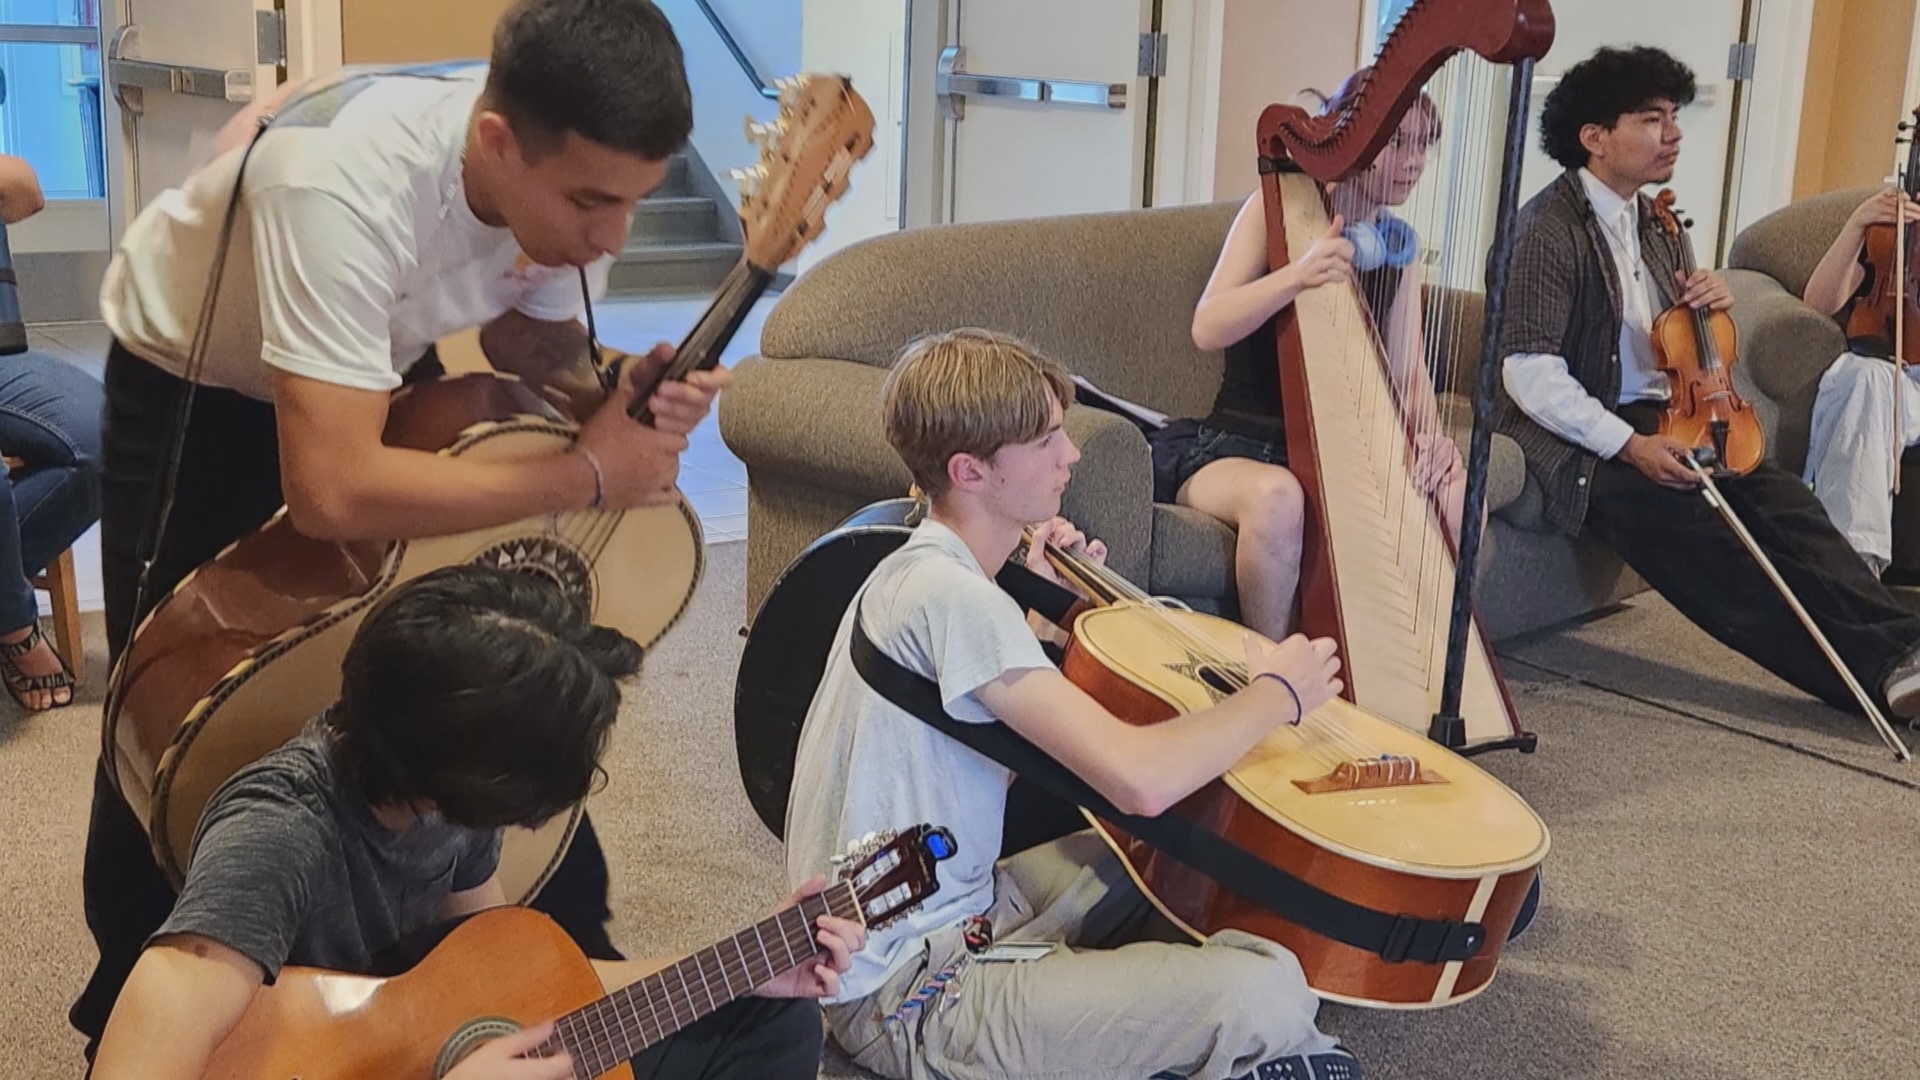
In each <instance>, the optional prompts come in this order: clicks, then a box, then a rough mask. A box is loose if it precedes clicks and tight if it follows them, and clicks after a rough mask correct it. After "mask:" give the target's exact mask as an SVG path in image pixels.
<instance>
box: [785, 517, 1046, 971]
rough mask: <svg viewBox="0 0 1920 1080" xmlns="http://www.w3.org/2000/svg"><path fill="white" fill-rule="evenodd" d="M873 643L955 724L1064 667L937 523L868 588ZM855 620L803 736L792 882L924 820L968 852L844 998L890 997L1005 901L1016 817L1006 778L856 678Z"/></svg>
mask: <svg viewBox="0 0 1920 1080" xmlns="http://www.w3.org/2000/svg"><path fill="white" fill-rule="evenodd" d="M855 606H857V607H859V608H860V609H861V618H862V619H863V623H864V625H865V627H866V631H867V635H868V636H869V637H870V638H872V640H873V643H874V645H876V646H878V647H879V649H880V651H882V652H884V653H886V654H887V655H888V656H890V657H892V658H893V659H894V660H896V661H898V662H899V663H900V664H902V665H904V666H905V667H907V668H908V669H909V670H911V671H914V672H916V673H918V674H921V675H924V676H926V677H928V678H931V679H934V680H935V681H937V682H938V683H939V684H940V698H941V701H942V702H944V703H945V705H946V709H947V712H948V714H949V715H951V716H952V717H953V718H954V719H956V720H962V721H967V722H970V723H988V722H991V721H992V720H993V719H994V716H993V714H991V713H989V712H988V711H987V709H986V706H984V705H982V704H981V703H980V701H979V699H977V698H976V697H975V696H974V692H975V691H976V690H978V689H979V688H980V687H982V686H985V685H986V684H988V683H990V682H993V681H994V680H995V679H998V678H1000V677H1001V676H1002V675H1004V674H1006V673H1007V672H1010V671H1023V670H1027V669H1030V668H1043V667H1051V666H1052V664H1051V662H1050V661H1049V660H1048V659H1047V654H1046V651H1045V650H1043V649H1042V648H1041V647H1040V641H1039V639H1038V638H1036V637H1034V635H1033V631H1032V630H1031V629H1029V628H1028V626H1027V621H1026V617H1025V615H1024V613H1023V612H1022V611H1021V609H1020V605H1019V604H1017V603H1015V602H1014V600H1013V598H1012V597H1010V596H1008V595H1007V594H1006V593H1005V592H1002V591H1001V589H1000V587H999V586H997V585H995V584H994V583H993V580H992V579H991V578H989V577H988V576H987V575H986V574H984V573H982V572H981V569H980V564H979V563H977V562H975V561H974V558H973V553H972V552H971V551H969V550H968V549H967V546H966V543H965V542H964V541H962V540H961V539H960V537H959V536H958V535H957V534H956V533H954V532H953V530H951V529H949V528H947V527H946V526H944V525H941V524H940V523H938V522H934V521H928V522H924V523H922V524H921V525H920V527H919V528H917V529H915V530H914V534H913V537H912V538H911V539H909V540H908V541H907V543H906V544H905V545H904V546H903V547H901V549H900V550H899V551H896V552H894V553H893V554H892V555H889V556H888V557H887V558H886V559H885V560H883V561H882V562H881V563H880V565H879V566H878V567H877V568H875V569H874V572H873V575H872V577H870V578H868V581H867V588H866V592H865V593H864V594H863V598H862V600H861V602H860V603H859V604H858V605H855ZM852 633H853V611H852V609H851V608H849V610H848V613H847V617H846V618H844V619H842V620H841V623H840V632H839V634H838V635H837V636H836V637H835V638H834V643H833V652H832V653H831V656H830V659H829V660H828V662H827V670H826V674H825V675H824V677H823V678H822V679H821V681H820V689H819V690H818V691H817V692H815V694H814V696H813V705H812V707H811V708H809V709H808V711H807V721H806V724H805V726H804V727H803V728H802V729H801V732H800V750H799V755H798V757H797V758H796V760H795V762H794V770H793V791H792V794H791V795H790V796H789V798H788V800H787V876H788V878H790V879H791V880H792V882H793V884H795V885H799V884H800V883H801V882H803V881H805V880H806V879H807V878H809V877H811V876H813V875H814V874H817V873H821V872H823V871H826V870H827V869H828V863H829V860H830V859H831V858H832V857H833V856H835V855H838V854H841V853H843V852H844V851H845V850H846V848H847V845H848V844H849V843H850V842H851V841H853V840H855V839H857V838H859V837H861V836H864V835H866V834H867V833H869V832H878V831H882V830H886V829H904V828H910V827H911V826H914V825H917V824H920V823H922V822H925V823H927V824H930V825H944V826H946V827H947V828H948V829H949V830H951V831H952V833H953V837H954V840H955V843H956V845H957V847H958V848H959V850H958V851H957V852H956V853H955V854H954V856H953V858H951V859H948V860H947V861H946V862H943V863H940V864H939V871H938V872H939V877H940V891H939V892H938V893H936V894H935V895H934V896H933V898H932V899H930V900H929V901H927V903H926V905H925V906H924V907H922V908H921V909H920V910H919V911H917V912H915V913H913V914H912V915H910V916H908V917H907V918H905V919H902V920H900V921H899V922H897V923H894V924H893V925H891V926H888V927H886V928H885V929H883V930H879V931H876V932H874V933H873V934H871V935H869V937H868V938H867V947H866V948H865V949H864V950H862V951H860V952H857V953H855V954H853V966H852V967H851V968H850V969H848V971H847V973H846V974H845V975H842V976H841V977H840V995H839V996H838V997H836V998H833V999H832V1000H833V1001H836V1002H839V1001H854V1000H857V999H859V998H863V997H866V996H867V995H868V994H871V993H873V992H874V991H875V990H878V989H879V988H880V986H881V985H882V984H883V983H885V982H886V980H887V978H888V977H889V976H890V975H892V974H893V972H894V971H895V969H897V968H899V967H900V966H901V965H903V964H906V963H909V962H911V961H913V960H915V959H917V958H918V957H919V955H920V949H919V945H920V942H921V941H922V940H923V939H924V938H925V937H926V936H927V935H929V934H931V933H933V932H934V931H936V930H939V929H941V928H942V927H946V926H950V925H952V924H954V923H956V922H959V921H960V920H961V919H964V918H966V917H967V916H969V915H980V914H983V913H985V912H986V910H987V909H988V908H989V907H991V906H992V904H993V864H994V863H995V861H997V860H998V859H999V857H1000V831H1001V824H1002V822H1003V820H1004V818H1005V815H1006V804H1007V787H1008V785H1009V784H1011V783H1012V781H1013V774H1012V773H1010V772H1009V771H1008V770H1007V769H1006V768H1004V767H1003V766H1001V765H1000V764H998V763H997V762H995V761H993V760H992V759H991V758H988V757H985V756H983V755H981V754H979V753H976V752H975V751H973V750H970V749H968V748H967V747H965V746H962V745H961V744H960V743H957V742H955V741H954V740H952V739H949V738H947V737H946V736H945V735H942V734H940V732H938V731H936V730H934V729H933V728H931V727H929V726H927V724H926V723H925V722H923V721H921V720H919V719H917V718H915V717H914V716H912V715H911V714H909V713H907V712H905V711H903V710H901V709H898V708H895V707H894V706H893V704H892V703H890V702H888V701H887V700H886V699H885V698H883V697H881V696H880V695H879V694H878V693H876V692H875V691H874V690H873V689H872V688H871V687H869V686H868V685H867V684H866V683H865V682H864V681H863V680H862V679H861V678H860V673H859V672H857V671H855V670H854V667H853V659H852V657H851V655H850V653H849V652H848V642H849V641H850V640H851V639H852Z"/></svg>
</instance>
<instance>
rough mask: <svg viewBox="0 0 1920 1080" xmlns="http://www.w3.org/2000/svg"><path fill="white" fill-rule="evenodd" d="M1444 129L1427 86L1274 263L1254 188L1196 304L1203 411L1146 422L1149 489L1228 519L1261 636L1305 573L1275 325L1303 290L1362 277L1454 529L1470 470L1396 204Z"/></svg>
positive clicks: (1428, 482) (1410, 238)
mask: <svg viewBox="0 0 1920 1080" xmlns="http://www.w3.org/2000/svg"><path fill="white" fill-rule="evenodd" d="M1366 71H1367V69H1365V68H1363V69H1361V71H1360V72H1357V73H1355V74H1354V75H1353V76H1350V77H1348V79H1347V80H1346V81H1345V82H1344V83H1342V84H1341V86H1340V89H1339V90H1338V91H1337V92H1336V93H1335V94H1334V97H1333V99H1332V100H1331V101H1330V102H1328V103H1327V104H1326V107H1325V110H1324V111H1326V112H1329V113H1332V112H1337V111H1338V110H1339V109H1341V108H1342V107H1343V106H1344V105H1345V104H1346V103H1347V101H1348V99H1349V97H1350V96H1351V95H1352V94H1354V93H1355V92H1356V91H1357V89H1358V88H1359V87H1360V86H1362V85H1364V83H1365V80H1364V79H1363V78H1362V76H1363V75H1364V73H1365V72H1366ZM1439 138H1440V116H1439V111H1438V110H1437V109H1436V108H1435V107H1434V104H1433V101H1432V100H1431V99H1430V98H1428V97H1427V96H1426V95H1425V94H1424V93H1423V94H1421V95H1420V97H1419V98H1418V99H1417V100H1416V102H1415V104H1414V106H1413V107H1412V108H1410V109H1408V110H1407V114H1406V116H1405V117H1404V118H1403V119H1402V120H1401V122H1400V125H1399V127H1398V129H1397V130H1396V131H1395V133H1394V135H1393V137H1392V139H1391V140H1390V141H1389V142H1388V143H1387V145H1386V147H1385V149H1383V150H1382V151H1381V152H1380V154H1379V156H1378V157H1376V158H1375V159H1374V162H1373V164H1372V165H1371V166H1369V167H1368V168H1367V169H1366V170H1365V171H1364V172H1362V173H1360V174H1359V175H1357V176H1355V177H1353V178H1352V179H1351V180H1347V181H1344V182H1341V183H1338V184H1335V185H1332V186H1331V187H1330V188H1329V195H1330V197H1331V200H1332V209H1333V213H1334V215H1335V216H1334V218H1333V224H1332V227H1330V228H1329V229H1328V231H1327V234H1326V235H1325V236H1323V237H1321V238H1320V239H1319V240H1317V241H1316V242H1315V243H1314V244H1313V246H1312V247H1311V248H1310V249H1309V250H1308V252H1307V253H1306V255H1305V256H1304V257H1302V258H1299V259H1297V260H1295V261H1294V262H1293V263H1291V264H1289V265H1287V266H1284V267H1281V268H1280V269H1279V270H1271V269H1269V267H1268V263H1267V223H1266V209H1265V206H1264V201H1263V198H1262V195H1261V193H1260V192H1259V191H1255V192H1254V193H1253V195H1251V196H1249V197H1248V199H1247V201H1246V203H1245V205H1243V206H1242V207H1241V209H1240V213H1239V215H1238V216H1237V217H1235V218H1234V222H1233V227H1232V228H1231V229H1230V230H1229V231H1228V233H1227V238H1226V241H1225V243H1224V244H1223V245H1222V247H1221V250H1220V258H1219V261H1218V262H1217V263H1216V264H1215V265H1214V269H1213V275H1212V277H1211V278H1210V279H1208V281H1207V287H1206V291H1205V292H1204V293H1202V294H1201V297H1200V303H1199V304H1198V306H1197V307H1196V308H1195V309H1194V313H1193V342H1194V344H1195V345H1197V346H1199V347H1200V348H1202V349H1224V350H1225V351H1226V367H1225V371H1224V373H1223V376H1222V379H1221V383H1220V391H1219V393H1218V395H1217V396H1216V397H1215V398H1214V405H1213V412H1212V413H1211V414H1210V415H1208V416H1207V417H1205V418H1204V419H1200V420H1188V421H1185V422H1177V423H1175V424H1172V425H1170V426H1169V427H1167V428H1166V429H1163V430H1162V431H1160V432H1157V433H1156V434H1155V436H1154V439H1153V458H1154V498H1155V499H1156V500H1158V501H1161V502H1175V503H1178V504H1180V505H1182V506H1191V507H1193V508H1194V509H1196V510H1200V511H1203V512H1205V513H1207V514H1210V515H1212V516H1213V517H1216V518H1218V519H1220V520H1221V521H1223V522H1225V523H1226V524H1227V525H1229V526H1231V527H1232V528H1233V529H1234V530H1235V531H1236V533H1237V534H1238V539H1237V541H1236V546H1235V551H1234V580H1235V582H1236V583H1237V585H1238V588H1239V593H1240V615H1241V621H1242V622H1243V623H1245V624H1246V625H1247V626H1249V627H1251V628H1252V629H1254V630H1257V631H1259V632H1260V633H1262V634H1264V635H1266V636H1268V637H1274V638H1281V637H1285V636H1286V634H1287V632H1288V630H1289V628H1290V627H1291V625H1292V622H1293V611H1294V600H1295V596H1296V594H1297V592H1298V589H1299V584H1300V552H1301V543H1302V530H1303V528H1304V525H1305V514H1306V501H1305V498H1304V495H1303V493H1302V491H1301V488H1300V483H1299V481H1298V480H1296V479H1295V478H1294V475H1293V473H1291V472H1290V471H1288V469H1287V440H1286V430H1285V424H1284V421H1283V419H1282V413H1281V404H1280V376H1279V371H1278V369H1277V367H1276V365H1275V362H1274V357H1275V341H1274V333H1275V322H1276V319H1277V317H1278V315H1279V314H1280V312H1281V311H1282V310H1284V309H1285V308H1287V307H1288V306H1289V305H1291V304H1292V303H1293V301H1294V298H1295V297H1296V296H1298V295H1299V294H1300V293H1301V292H1303V291H1304V290H1307V289H1313V288H1319V287H1322V286H1327V285H1339V284H1341V283H1343V282H1353V283H1355V284H1356V285H1358V287H1359V293H1360V295H1361V297H1362V298H1363V299H1364V300H1365V306H1366V308H1367V310H1368V311H1369V313H1370V314H1371V315H1372V317H1373V319H1374V323H1375V325H1376V326H1377V327H1378V329H1379V332H1380V335H1381V339H1382V341H1383V343H1384V352H1385V355H1386V357H1387V360H1388V364H1389V368H1390V371H1391V373H1392V377H1393V382H1394V385H1395V387H1396V388H1397V389H1398V391H1399V396H1400V400H1401V405H1402V408H1403V410H1404V412H1405V415H1406V416H1407V419H1408V424H1409V428H1410V429H1411V430H1412V431H1413V432H1414V436H1413V438H1414V445H1415V447H1416V456H1415V460H1414V463H1413V469H1414V475H1415V477H1416V479H1417V481H1418V483H1419V485H1420V490H1421V491H1422V492H1423V493H1424V494H1427V495H1431V496H1438V497H1439V498H1440V505H1441V506H1442V507H1443V508H1444V510H1445V513H1446V521H1447V526H1448V529H1449V531H1451V532H1452V533H1453V534H1454V535H1455V536H1457V535H1458V534H1459V525H1460V512H1461V506H1462V503H1463V501H1464V497H1465V493H1466V485H1465V478H1466V471H1465V469H1464V468H1463V466H1462V463H1461V459H1460V453H1459V450H1458V449H1457V448H1456V447H1455V446H1454V444H1453V441H1452V440H1451V439H1449V438H1447V437H1446V436H1445V435H1444V434H1443V433H1441V431H1440V425H1439V422H1438V414H1437V412H1436V409H1435V402H1434V394H1433V385H1432V382H1431V380H1430V379H1428V378H1426V377H1425V373H1424V371H1423V363H1422V357H1423V355H1424V352H1425V349H1424V346H1423V342H1422V336H1423V335H1422V310H1421V295H1420V294H1421V285H1422V282H1423V274H1422V272H1421V267H1420V264H1419V262H1418V261H1417V259H1416V256H1417V254H1418V251H1419V246H1420V244H1419V238H1418V236H1417V235H1416V234H1415V232H1414V230H1413V228H1412V226H1410V225H1408V224H1407V223H1406V222H1404V221H1402V220H1400V219H1399V218H1398V217H1395V216H1394V215H1393V213H1392V212H1391V208H1393V207H1398V206H1400V205H1402V204H1403V203H1405V202H1406V201H1407V199H1408V198H1409V196H1410V195H1411V194H1412V192H1413V189H1414V186H1415V185H1416V184H1418V183H1419V180H1420V177H1421V174H1422V173H1423V172H1424V171H1425V169H1426V165H1427V154H1428V150H1429V149H1430V148H1431V147H1432V145H1433V144H1434V143H1435V142H1436V141H1437V140H1438V139H1439Z"/></svg>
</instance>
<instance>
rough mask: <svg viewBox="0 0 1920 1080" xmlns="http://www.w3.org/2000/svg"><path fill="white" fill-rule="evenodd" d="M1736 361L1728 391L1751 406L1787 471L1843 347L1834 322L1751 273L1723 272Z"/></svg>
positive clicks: (1799, 454) (1801, 455)
mask: <svg viewBox="0 0 1920 1080" xmlns="http://www.w3.org/2000/svg"><path fill="white" fill-rule="evenodd" d="M1725 273H1726V277H1727V285H1728V287H1729V288H1730V289H1732V290H1733V312H1732V315H1733V320H1734V326H1735V329H1736V330H1738V332H1739V339H1740V340H1739V348H1740V357H1739V361H1738V363H1737V364H1736V365H1735V367H1734V369H1733V375H1734V389H1735V390H1737V391H1738V392H1739V393H1740V394H1741V395H1742V396H1743V397H1745V398H1747V399H1748V403H1749V404H1751V405H1752V406H1753V410H1754V412H1755V414H1756V415H1757V416H1758V417H1759V420H1760V426H1761V428H1762V430H1764V431H1765V433H1766V437H1767V456H1768V457H1769V458H1771V459H1772V460H1773V461H1774V462H1775V463H1777V464H1778V465H1780V466H1781V467H1782V468H1784V469H1786V470H1787V471H1789V472H1795V473H1797V472H1799V471H1800V468H1801V465H1802V464H1803V463H1804V462H1805V461H1806V457H1807V438H1808V431H1809V427H1810V425H1811V423H1812V417H1813V399H1814V397H1815V395H1817V394H1818V393H1819V390H1820V377H1821V376H1822V375H1824V374H1826V371H1827V369H1828V368H1829V367H1831V366H1833V361H1834V358H1835V357H1837V356H1839V355H1840V354H1841V353H1842V352H1843V351H1845V349H1846V347H1847V338H1846V335H1845V334H1844V333H1842V332H1841V330H1840V327H1839V325H1838V324H1836V323H1835V322H1834V321H1833V320H1832V319H1830V318H1828V317H1826V316H1825V315H1822V314H1820V313H1819V312H1817V311H1815V310H1813V309H1812V308H1810V307H1808V306H1807V305H1806V304H1805V302H1803V301H1802V300H1801V299H1800V298H1799V297H1797V296H1795V295H1794V294H1793V293H1791V292H1789V291H1787V289H1786V288H1785V287H1783V286H1782V285H1781V284H1780V283H1779V282H1778V281H1775V280H1774V279H1773V278H1771V277H1769V276H1767V275H1766V274H1762V273H1759V272H1758V271H1754V270H1728V271H1726V272H1725Z"/></svg>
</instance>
